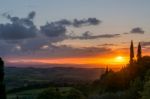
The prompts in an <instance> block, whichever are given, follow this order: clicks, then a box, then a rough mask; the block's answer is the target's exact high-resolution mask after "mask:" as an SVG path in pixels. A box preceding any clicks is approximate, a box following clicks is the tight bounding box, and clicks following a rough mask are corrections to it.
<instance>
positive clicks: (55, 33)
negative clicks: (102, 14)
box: [40, 18, 101, 42]
mask: <svg viewBox="0 0 150 99" xmlns="http://www.w3.org/2000/svg"><path fill="white" fill-rule="evenodd" d="M100 22H101V21H100V20H98V19H96V18H88V19H83V20H77V19H74V21H69V20H66V19H62V20H60V21H55V22H51V23H47V24H45V25H43V26H41V27H40V31H41V33H43V34H45V35H46V36H48V37H49V38H50V39H51V41H55V42H57V41H62V40H64V39H68V38H74V39H75V38H77V39H78V37H70V36H68V35H66V32H67V26H74V27H81V26H86V25H98V24H99V23H100ZM83 36H84V37H83V38H86V37H87V35H86V33H85V34H83ZM88 36H89V35H88ZM94 38H96V36H93V38H92V39H94ZM81 39H82V37H81ZM87 39H90V37H88V38H87Z"/></svg>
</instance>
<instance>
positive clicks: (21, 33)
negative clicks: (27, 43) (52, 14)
mask: <svg viewBox="0 0 150 99" xmlns="http://www.w3.org/2000/svg"><path fill="white" fill-rule="evenodd" d="M4 16H5V17H6V18H7V19H9V20H10V23H6V24H0V38H1V39H5V40H18V39H26V38H32V37H35V36H36V34H37V29H36V26H35V25H34V23H33V20H32V19H33V18H34V16H35V12H31V13H29V15H28V17H27V18H19V17H12V16H10V15H9V14H8V15H6V14H5V15H4Z"/></svg>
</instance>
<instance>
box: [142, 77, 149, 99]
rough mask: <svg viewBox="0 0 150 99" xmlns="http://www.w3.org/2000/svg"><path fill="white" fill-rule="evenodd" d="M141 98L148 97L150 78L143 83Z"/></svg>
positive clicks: (147, 98) (145, 98)
mask: <svg viewBox="0 0 150 99" xmlns="http://www.w3.org/2000/svg"><path fill="white" fill-rule="evenodd" d="M141 99H150V80H149V81H147V82H146V83H145V85H144V90H143V92H142V98H141Z"/></svg>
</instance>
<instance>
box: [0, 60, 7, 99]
mask: <svg viewBox="0 0 150 99" xmlns="http://www.w3.org/2000/svg"><path fill="white" fill-rule="evenodd" d="M0 99H6V93H5V83H4V62H3V60H2V58H0Z"/></svg>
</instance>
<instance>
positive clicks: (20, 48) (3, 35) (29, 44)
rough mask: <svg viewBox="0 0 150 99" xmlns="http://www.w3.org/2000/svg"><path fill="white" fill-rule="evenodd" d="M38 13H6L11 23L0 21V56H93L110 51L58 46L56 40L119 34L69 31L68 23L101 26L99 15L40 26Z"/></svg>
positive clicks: (105, 36) (104, 36) (96, 48)
mask: <svg viewBox="0 0 150 99" xmlns="http://www.w3.org/2000/svg"><path fill="white" fill-rule="evenodd" d="M35 14H36V13H35V12H34V11H33V12H30V13H29V14H28V15H27V17H25V18H20V17H17V16H15V17H14V16H11V15H9V14H8V13H5V14H3V16H4V17H5V18H7V19H8V20H9V21H10V22H8V23H5V24H4V23H3V24H0V48H1V50H0V55H1V56H24V57H25V56H31V57H39V56H41V57H46V56H47V57H80V56H83V57H84V56H92V55H97V54H98V53H104V52H108V51H110V49H108V48H105V47H101V48H100V47H86V48H73V47H69V46H56V45H53V43H56V42H60V41H63V40H65V39H81V40H82V39H97V38H112V37H117V36H119V34H104V35H95V36H93V35H91V33H90V32H85V33H83V34H82V35H81V36H77V37H76V36H75V37H74V36H73V37H72V36H70V35H69V34H67V32H68V30H67V29H68V26H73V27H75V28H80V27H82V26H89V25H98V24H99V23H101V21H100V20H98V19H96V18H88V19H82V20H78V19H74V20H71V21H70V20H67V19H63V20H59V21H55V22H49V23H47V24H45V25H42V26H40V29H37V27H36V25H35V24H34V21H33V19H34V17H35Z"/></svg>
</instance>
